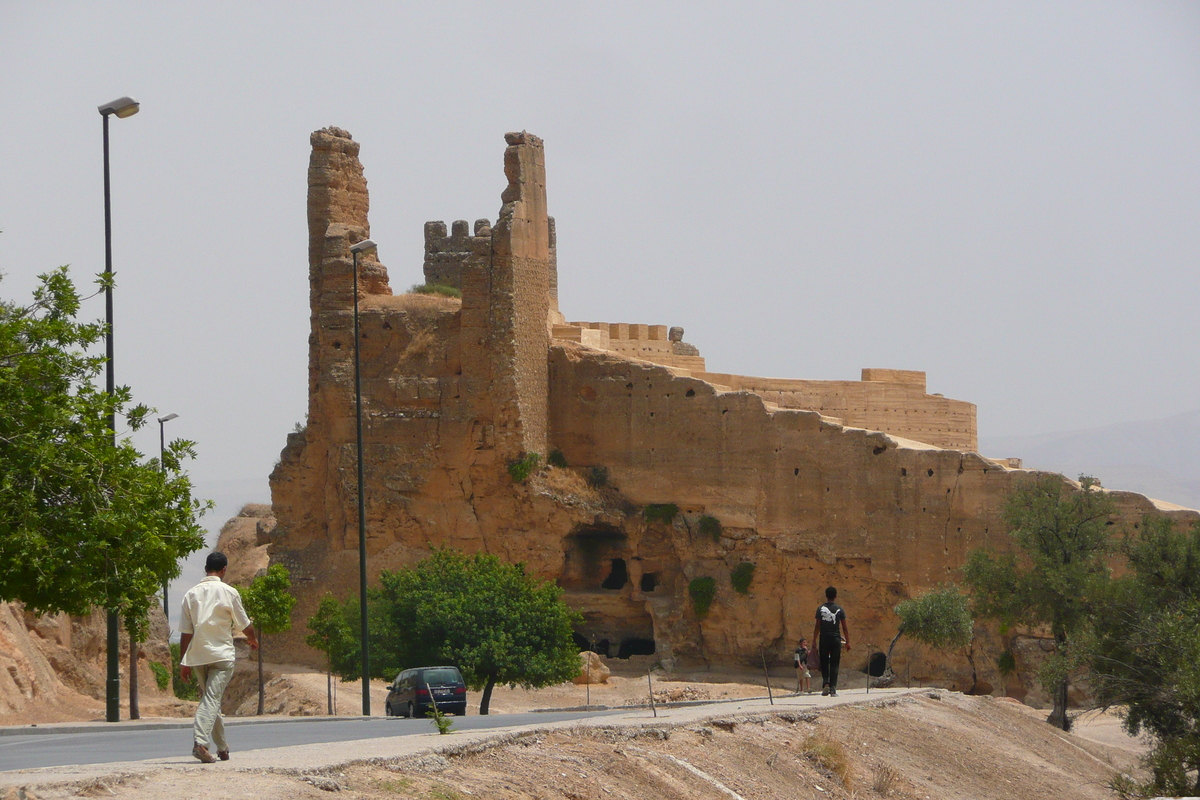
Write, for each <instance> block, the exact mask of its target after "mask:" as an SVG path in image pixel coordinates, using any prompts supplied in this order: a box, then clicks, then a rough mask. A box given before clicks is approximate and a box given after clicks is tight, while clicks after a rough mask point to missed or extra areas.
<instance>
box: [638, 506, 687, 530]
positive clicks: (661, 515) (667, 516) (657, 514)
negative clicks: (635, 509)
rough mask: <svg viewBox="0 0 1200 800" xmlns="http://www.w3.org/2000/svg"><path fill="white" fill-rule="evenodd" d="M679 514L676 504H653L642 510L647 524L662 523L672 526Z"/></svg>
mask: <svg viewBox="0 0 1200 800" xmlns="http://www.w3.org/2000/svg"><path fill="white" fill-rule="evenodd" d="M678 513H679V506H677V505H675V504H674V503H651V504H650V505H648V506H646V507H645V508H644V509H643V510H642V514H643V516H645V517H646V521H647V522H661V523H662V524H663V525H670V524H671V520H673V519H675V515H676V514H678Z"/></svg>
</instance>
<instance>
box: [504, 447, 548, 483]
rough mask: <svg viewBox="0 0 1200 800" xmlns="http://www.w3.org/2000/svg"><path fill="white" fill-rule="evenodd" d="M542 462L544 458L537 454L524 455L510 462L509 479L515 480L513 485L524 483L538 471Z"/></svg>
mask: <svg viewBox="0 0 1200 800" xmlns="http://www.w3.org/2000/svg"><path fill="white" fill-rule="evenodd" d="M541 461H542V457H541V456H539V455H538V454H537V453H522V454H521V457H520V458H514V459H513V460H512V461H510V462H508V474H509V477H511V478H512V479H513V483H524V482H525V481H527V480H529V476H530V475H532V474H533V473H534V472H536V471H537V468H538V464H540V463H541Z"/></svg>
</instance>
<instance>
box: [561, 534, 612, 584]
mask: <svg viewBox="0 0 1200 800" xmlns="http://www.w3.org/2000/svg"><path fill="white" fill-rule="evenodd" d="M626 542H627V540H626V537H625V534H624V533H622V532H621V531H620V530H619V529H617V528H615V527H610V526H606V525H581V526H580V527H579V528H577V529H576V530H575V531H574V532H572V533H571V534H569V535H568V536H566V537H564V539H563V544H564V550H565V553H564V564H563V566H564V568H565V569H564V571H563V575H562V576H561V577H559V579H558V585H559V586H561V587H562V588H564V589H567V590H575V591H596V590H597V589H599V588H600V585H601V583H602V582H603V581H605V580H606V579H607V578H608V577H610V572H611V570H612V562H613V559H616V558H621V557H623V556H624V555H625V549H626V546H627V545H626ZM623 563H624V562H623V561H622V564H623ZM618 588H620V587H618Z"/></svg>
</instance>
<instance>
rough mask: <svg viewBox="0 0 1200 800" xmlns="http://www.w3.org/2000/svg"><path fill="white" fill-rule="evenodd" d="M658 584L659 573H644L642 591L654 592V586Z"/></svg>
mask: <svg viewBox="0 0 1200 800" xmlns="http://www.w3.org/2000/svg"><path fill="white" fill-rule="evenodd" d="M656 586H658V575H656V574H655V573H653V572H645V573H643V574H642V591H643V592H653V591H654V587H656Z"/></svg>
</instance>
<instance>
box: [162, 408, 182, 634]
mask: <svg viewBox="0 0 1200 800" xmlns="http://www.w3.org/2000/svg"><path fill="white" fill-rule="evenodd" d="M173 419H179V415H178V414H167V415H166V416H165V417H159V418H158V471H159V472H162V473H164V474H165V473H166V471H167V434H166V431H165V430H164V427H165V426H166V424H167V423H168V422H170V421H171V420H173ZM163 615H164V616H165V617H166V618H167V634H168V635H167V638H168V639H169V638H170V633H171V612H170V611H169V610H168V608H167V582H166V580H163Z"/></svg>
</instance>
